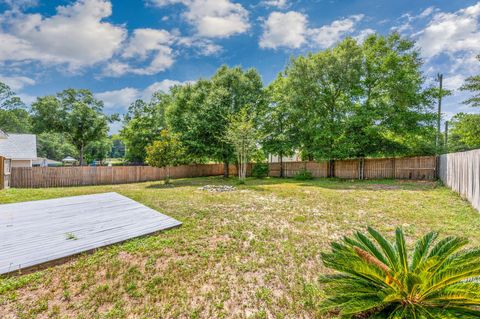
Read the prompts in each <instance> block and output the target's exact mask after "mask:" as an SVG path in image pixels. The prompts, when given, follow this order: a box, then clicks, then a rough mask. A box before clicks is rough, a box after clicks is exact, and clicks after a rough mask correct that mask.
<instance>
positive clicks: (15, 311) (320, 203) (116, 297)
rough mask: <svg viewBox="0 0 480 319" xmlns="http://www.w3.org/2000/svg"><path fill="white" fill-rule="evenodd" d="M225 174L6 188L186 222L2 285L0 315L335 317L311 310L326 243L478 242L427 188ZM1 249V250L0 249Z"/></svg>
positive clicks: (477, 226)
mask: <svg viewBox="0 0 480 319" xmlns="http://www.w3.org/2000/svg"><path fill="white" fill-rule="evenodd" d="M205 184H235V181H234V180H227V181H225V180H223V179H222V178H195V179H182V180H175V181H174V187H164V186H163V185H162V183H160V182H152V183H140V184H128V185H114V186H95V187H76V188H57V189H54V188H51V189H10V190H6V191H1V192H0V203H12V202H20V201H27V200H39V199H47V198H55V197H61V196H72V195H81V194H91V193H100V192H110V191H115V192H118V193H120V194H123V195H125V196H128V197H130V198H132V199H134V200H137V201H139V202H141V203H143V204H145V205H147V206H150V207H152V208H154V209H157V210H159V211H161V212H163V213H165V214H167V215H170V216H172V217H174V218H176V219H178V220H180V221H182V222H183V226H181V227H179V228H176V229H172V230H168V231H165V232H163V233H159V234H156V235H153V236H149V237H143V238H140V239H134V240H130V241H128V242H126V243H124V244H120V245H115V246H111V247H108V248H103V249H100V250H99V251H98V252H96V253H94V254H90V255H84V256H79V257H77V258H74V259H73V260H72V261H70V262H68V263H65V264H63V265H59V266H55V267H52V268H49V269H46V270H43V271H40V272H36V273H33V274H29V275H25V276H16V277H11V278H3V279H0V318H3V319H6V318H334V315H333V314H331V315H325V316H323V317H322V316H321V315H320V314H319V313H318V312H317V305H318V303H319V301H320V300H321V299H322V297H323V295H322V287H321V285H320V284H319V283H318V281H317V279H318V276H319V275H320V274H321V273H324V272H325V271H326V269H325V268H324V267H323V265H322V262H321V260H320V258H319V255H320V252H321V251H323V250H327V249H329V243H330V242H331V241H334V240H338V239H340V238H341V237H342V236H343V235H346V234H350V233H352V232H353V231H356V230H362V231H364V230H365V228H366V227H367V226H373V227H375V228H377V229H378V230H380V231H382V232H384V233H387V234H388V235H389V236H390V237H392V235H393V231H394V228H395V227H396V226H402V227H403V229H404V231H405V233H406V235H407V237H408V239H409V244H411V243H412V242H413V240H414V239H416V238H417V237H418V236H420V235H422V234H424V233H425V232H427V231H430V230H438V231H440V232H441V235H451V234H454V235H461V236H466V237H468V238H469V239H470V240H471V245H480V215H479V214H478V212H476V211H475V210H474V209H473V208H471V207H470V206H469V204H468V203H467V202H465V201H463V200H462V199H461V198H460V197H458V196H457V195H456V194H455V193H453V192H452V191H450V190H448V189H447V188H445V187H443V186H440V185H439V184H437V183H434V182H400V181H338V180H325V179H321V180H314V181H306V182H299V181H295V180H288V179H287V180H280V179H265V180H254V179H251V180H248V181H247V184H246V185H241V186H238V190H237V191H235V192H228V193H208V192H206V191H201V190H198V187H200V186H203V185H205ZM0 244H1V243H0Z"/></svg>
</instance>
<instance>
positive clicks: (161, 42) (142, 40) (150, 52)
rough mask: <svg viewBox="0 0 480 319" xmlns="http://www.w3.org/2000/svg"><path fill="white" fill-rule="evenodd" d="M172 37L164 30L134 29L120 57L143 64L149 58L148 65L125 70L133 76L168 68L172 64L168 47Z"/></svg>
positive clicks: (172, 57) (172, 39)
mask: <svg viewBox="0 0 480 319" xmlns="http://www.w3.org/2000/svg"><path fill="white" fill-rule="evenodd" d="M173 41H174V36H173V35H172V34H170V32H168V31H166V30H156V29H136V30H134V32H133V35H132V37H131V38H130V40H129V41H128V44H127V46H126V47H125V49H124V50H123V52H122V57H123V58H127V59H135V60H137V61H140V62H143V61H145V60H146V59H148V58H151V61H150V64H149V65H148V66H146V67H142V68H127V69H126V70H125V71H126V72H131V73H135V74H147V75H151V74H155V73H158V72H161V71H164V70H165V69H167V68H169V67H170V66H171V65H172V64H173V62H174V55H173V51H172V48H171V47H170V45H171V44H172V43H173Z"/></svg>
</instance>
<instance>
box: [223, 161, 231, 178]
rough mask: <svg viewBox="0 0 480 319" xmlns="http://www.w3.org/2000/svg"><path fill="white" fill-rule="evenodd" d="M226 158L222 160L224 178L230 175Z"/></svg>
mask: <svg viewBox="0 0 480 319" xmlns="http://www.w3.org/2000/svg"><path fill="white" fill-rule="evenodd" d="M228 164H229V163H228V160H225V161H224V162H223V177H224V178H228V176H229V175H230V172H229V165H228Z"/></svg>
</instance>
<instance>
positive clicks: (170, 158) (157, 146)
mask: <svg viewBox="0 0 480 319" xmlns="http://www.w3.org/2000/svg"><path fill="white" fill-rule="evenodd" d="M146 152H147V157H146V162H147V164H148V165H150V166H155V167H166V169H167V174H166V178H165V184H168V183H169V182H170V167H172V166H175V165H179V164H182V163H183V160H184V149H183V147H182V144H181V143H180V141H179V139H178V137H177V136H176V135H175V134H172V133H170V132H169V131H168V130H166V129H165V130H162V132H161V133H160V137H159V139H158V140H155V141H153V143H152V144H151V145H149V146H147V148H146Z"/></svg>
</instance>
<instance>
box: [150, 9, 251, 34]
mask: <svg viewBox="0 0 480 319" xmlns="http://www.w3.org/2000/svg"><path fill="white" fill-rule="evenodd" d="M151 2H152V3H153V4H154V5H156V6H165V5H169V4H177V3H181V4H183V5H185V6H186V7H187V11H185V12H184V13H183V16H184V18H185V19H186V20H187V21H188V22H189V23H190V24H192V25H193V26H194V27H195V28H196V30H197V34H198V35H199V36H202V37H207V38H226V37H229V36H232V35H234V34H239V33H244V32H246V31H247V30H248V29H249V28H250V24H249V22H248V11H247V10H246V9H245V8H244V7H243V6H242V5H241V4H239V3H233V2H231V1H230V0H152V1H151Z"/></svg>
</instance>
